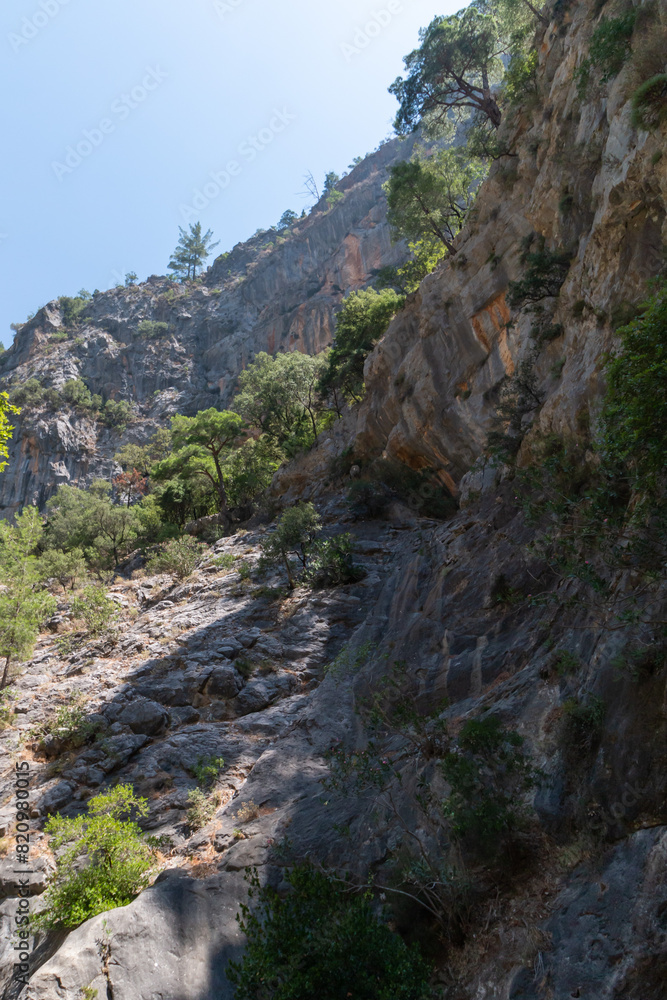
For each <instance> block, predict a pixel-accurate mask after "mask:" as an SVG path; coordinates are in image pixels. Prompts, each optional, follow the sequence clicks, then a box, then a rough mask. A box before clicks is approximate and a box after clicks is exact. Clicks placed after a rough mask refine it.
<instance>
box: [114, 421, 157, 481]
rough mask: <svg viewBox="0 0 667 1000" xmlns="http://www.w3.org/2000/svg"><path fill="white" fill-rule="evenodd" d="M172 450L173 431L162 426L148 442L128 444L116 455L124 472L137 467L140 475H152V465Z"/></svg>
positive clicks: (115, 459) (115, 457) (116, 459)
mask: <svg viewBox="0 0 667 1000" xmlns="http://www.w3.org/2000/svg"><path fill="white" fill-rule="evenodd" d="M170 451H171V431H169V430H167V428H166V427H161V428H160V429H159V430H158V431H156V433H155V434H154V435H153V437H152V438H150V440H149V442H148V444H144V445H139V444H126V445H123V447H122V448H121V449H120V451H119V452H118V453H117V454H116V455H114V461H116V462H118V464H119V465H120V467H121V469H123V471H124V472H128V471H130V470H132V469H136V470H137V471H138V472H139V473H140V475H142V476H144V477H146V476H149V475H150V471H151V469H152V467H153V466H154V465H155V464H156V463H157V462H161V461H162V459H163V458H166V457H167V455H168V454H169V452H170Z"/></svg>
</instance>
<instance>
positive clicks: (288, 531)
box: [260, 503, 322, 588]
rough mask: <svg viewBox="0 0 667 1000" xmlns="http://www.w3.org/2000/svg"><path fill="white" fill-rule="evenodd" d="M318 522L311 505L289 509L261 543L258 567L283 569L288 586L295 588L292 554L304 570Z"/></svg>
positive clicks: (319, 520)
mask: <svg viewBox="0 0 667 1000" xmlns="http://www.w3.org/2000/svg"><path fill="white" fill-rule="evenodd" d="M321 523H322V522H321V519H320V516H319V514H318V513H317V511H316V510H315V508H314V506H313V505H312V503H302V504H299V505H298V506H296V507H290V508H289V509H288V510H286V511H285V512H284V514H282V515H281V517H280V518H279V519H278V523H277V525H276V528H275V530H274V531H272V532H271V534H270V535H265V536H264V538H263V539H262V541H261V543H260V544H261V549H262V558H261V568H262V569H265V568H269V567H275V566H281V565H282V566H284V567H285V569H286V570H287V579H288V580H289V585H290V587H291V588H293V587H294V586H295V585H296V580H295V576H294V568H293V564H292V562H291V560H290V556H291V555H295V556H296V557H297V560H298V561H299V563H300V564H301V568H302V570H303V571H305V570H306V569H307V568H308V559H309V556H310V554H311V551H312V548H313V544H314V542H315V538H316V537H317V535H318V534H319V532H320V530H321Z"/></svg>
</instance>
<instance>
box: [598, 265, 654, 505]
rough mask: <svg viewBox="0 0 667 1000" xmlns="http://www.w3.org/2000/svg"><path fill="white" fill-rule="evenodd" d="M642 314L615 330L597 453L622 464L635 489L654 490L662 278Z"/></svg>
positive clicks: (611, 461)
mask: <svg viewBox="0 0 667 1000" xmlns="http://www.w3.org/2000/svg"><path fill="white" fill-rule="evenodd" d="M641 309H642V314H641V315H640V316H638V317H637V318H636V319H634V320H633V321H632V322H631V323H629V324H628V325H627V326H625V327H622V328H621V329H620V330H618V331H617V332H618V334H619V335H620V337H621V350H620V351H619V352H617V353H616V354H614V355H613V356H612V357H611V358H610V359H609V361H608V363H607V369H606V370H607V392H606V396H605V401H604V408H603V414H602V425H603V445H602V447H603V452H604V455H605V459H606V461H607V463H609V464H610V465H611V466H616V465H618V464H620V465H622V466H623V467H624V468H625V469H626V470H627V471H628V474H629V475H630V477H631V480H632V481H633V483H634V485H635V488H637V489H639V490H642V491H646V490H649V491H655V490H656V489H657V488H658V482H659V480H660V478H661V477H663V476H664V471H665V463H666V457H667V280H664V279H663V280H662V281H661V282H659V283H658V284H657V285H656V286H655V290H654V291H653V293H652V294H651V295H650V297H649V298H648V300H647V301H646V302H645V303H643V305H642V307H641Z"/></svg>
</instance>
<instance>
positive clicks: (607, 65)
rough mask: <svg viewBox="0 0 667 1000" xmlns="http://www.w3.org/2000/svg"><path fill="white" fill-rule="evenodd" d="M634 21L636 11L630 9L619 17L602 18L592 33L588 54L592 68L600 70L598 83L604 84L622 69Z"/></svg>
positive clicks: (628, 48) (628, 51) (628, 49)
mask: <svg viewBox="0 0 667 1000" xmlns="http://www.w3.org/2000/svg"><path fill="white" fill-rule="evenodd" d="M636 20H637V11H636V10H635V9H634V8H632V7H631V8H630V9H629V10H627V11H626V12H625V13H624V14H621V15H620V16H619V17H604V18H602V20H601V21H600V23H599V25H598V26H597V28H596V29H595V31H594V32H593V35H592V36H591V44H590V48H589V53H590V60H591V63H592V64H593V66H596V67H597V68H598V69H599V70H601V73H602V75H601V76H600V83H606V82H607V80H610V79H611V78H612V77H613V76H616V74H617V73H619V72H620V70H621V69H622V68H623V63H624V62H625V61H626V59H627V58H628V57H629V55H630V41H631V39H632V33H633V31H634V30H635V22H636Z"/></svg>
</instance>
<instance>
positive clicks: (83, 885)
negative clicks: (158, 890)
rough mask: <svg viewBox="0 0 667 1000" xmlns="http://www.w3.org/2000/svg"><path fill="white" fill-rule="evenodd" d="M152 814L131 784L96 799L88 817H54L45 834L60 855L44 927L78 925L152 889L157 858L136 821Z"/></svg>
mask: <svg viewBox="0 0 667 1000" xmlns="http://www.w3.org/2000/svg"><path fill="white" fill-rule="evenodd" d="M147 815H148V803H147V801H146V799H141V798H137V797H136V796H135V794H134V792H133V790H132V786H131V785H117V786H116V787H115V788H114V789H112V790H111V791H109V792H103V793H100V794H98V795H95V796H93V798H91V799H90V800H89V802H88V811H87V814H86V815H83V816H77V817H75V818H74V819H68V818H66V817H64V816H60V815H58V816H52V817H51V819H49V821H48V822H47V824H46V826H45V830H46V832H47V833H48V834H49V835H50V837H51V847H52V849H53V850H54V851H55V852H56V870H55V872H54V874H53V876H52V877H51V880H50V883H49V887H48V889H47V892H46V896H45V899H46V909H45V911H44V913H43V915H42V916H41V917H40V923H41V925H42V926H44V927H47V928H52V927H66V928H71V927H78V925H79V924H81V923H83V921H84V920H88V919H89V918H90V917H94V916H95V915H96V914H98V913H104V911H105V910H111V909H113V908H114V907H116V906H126V905H127V904H128V903H130V902H131V901H132V900H133V899H134V897H135V896H138V894H139V893H140V892H141V890H142V889H144V888H145V887H146V886H147V885H148V882H149V879H150V872H151V869H152V867H153V864H154V856H153V853H152V851H151V849H150V847H149V846H148V844H147V843H146V842H145V841H144V839H143V834H142V830H141V827H140V826H139V825H138V823H137V822H136V819H134V818H133V817H137V818H140V817H144V816H147ZM61 848H64V850H61Z"/></svg>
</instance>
